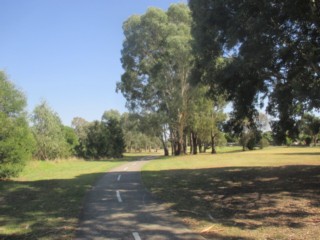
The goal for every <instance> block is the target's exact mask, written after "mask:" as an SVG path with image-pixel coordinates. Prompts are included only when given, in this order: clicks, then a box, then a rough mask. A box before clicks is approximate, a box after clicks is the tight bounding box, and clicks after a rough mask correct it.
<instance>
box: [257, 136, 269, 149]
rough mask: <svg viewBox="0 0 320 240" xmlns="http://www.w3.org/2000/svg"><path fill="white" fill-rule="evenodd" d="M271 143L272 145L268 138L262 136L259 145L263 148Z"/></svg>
mask: <svg viewBox="0 0 320 240" xmlns="http://www.w3.org/2000/svg"><path fill="white" fill-rule="evenodd" d="M269 145H270V144H269V141H268V139H267V138H265V137H262V138H261V139H260V142H259V147H260V149H263V148H265V147H268V146H269Z"/></svg>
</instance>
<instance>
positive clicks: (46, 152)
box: [31, 102, 70, 160]
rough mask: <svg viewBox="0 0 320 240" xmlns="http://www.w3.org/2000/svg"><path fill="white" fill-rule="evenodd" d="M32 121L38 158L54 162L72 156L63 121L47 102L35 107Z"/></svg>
mask: <svg viewBox="0 0 320 240" xmlns="http://www.w3.org/2000/svg"><path fill="white" fill-rule="evenodd" d="M31 120H32V124H33V125H32V130H33V134H34V137H35V140H36V152H35V157H36V158H38V159H40V160H53V159H57V158H63V157H68V156H70V152H69V149H68V143H67V141H66V138H65V135H64V132H63V125H62V123H61V120H60V118H59V116H58V114H57V113H55V112H54V111H53V110H52V109H51V108H50V107H49V106H48V104H47V103H46V102H42V103H40V105H38V106H36V107H35V109H34V111H33V114H32V117H31Z"/></svg>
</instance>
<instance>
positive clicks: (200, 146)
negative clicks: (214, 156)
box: [198, 139, 202, 153]
mask: <svg viewBox="0 0 320 240" xmlns="http://www.w3.org/2000/svg"><path fill="white" fill-rule="evenodd" d="M198 146H199V153H202V141H201V140H200V139H198Z"/></svg>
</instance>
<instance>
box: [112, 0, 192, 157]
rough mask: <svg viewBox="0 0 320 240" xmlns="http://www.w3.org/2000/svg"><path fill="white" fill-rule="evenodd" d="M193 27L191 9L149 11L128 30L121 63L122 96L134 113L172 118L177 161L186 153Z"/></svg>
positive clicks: (127, 24)
mask: <svg viewBox="0 0 320 240" xmlns="http://www.w3.org/2000/svg"><path fill="white" fill-rule="evenodd" d="M191 23H192V18H191V15H190V10H189V8H188V6H186V5H185V4H176V5H171V6H170V8H169V9H168V11H167V12H164V11H163V10H161V9H157V8H149V9H148V11H147V12H146V13H145V14H144V15H141V16H138V15H134V16H131V17H130V18H129V19H128V20H127V21H126V22H125V23H124V24H123V30H124V35H125V41H124V43H123V49H122V58H121V62H122V66H123V68H124V70H125V73H124V74H123V75H122V77H121V81H120V82H118V84H117V90H119V91H121V92H122V93H123V95H124V97H125V98H126V100H127V106H128V107H129V109H133V110H135V111H149V112H153V113H159V114H161V116H163V115H165V116H166V118H167V119H166V122H167V124H168V125H169V129H170V132H171V137H172V145H173V147H174V148H173V152H174V154H175V155H179V154H180V153H182V152H185V151H186V150H185V149H184V146H185V144H184V129H185V126H186V120H187V117H188V102H189V101H190V85H189V77H190V73H191V69H192V62H193V54H192V49H191V44H190V42H191V40H192V37H191Z"/></svg>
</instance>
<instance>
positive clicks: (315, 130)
mask: <svg viewBox="0 0 320 240" xmlns="http://www.w3.org/2000/svg"><path fill="white" fill-rule="evenodd" d="M299 128H300V133H301V134H302V135H303V137H304V138H305V139H304V140H305V141H306V144H307V145H310V144H311V142H313V145H314V146H316V145H317V141H318V139H319V134H320V118H319V117H316V116H314V115H312V114H304V115H303V117H302V119H301V120H300V124H299Z"/></svg>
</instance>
